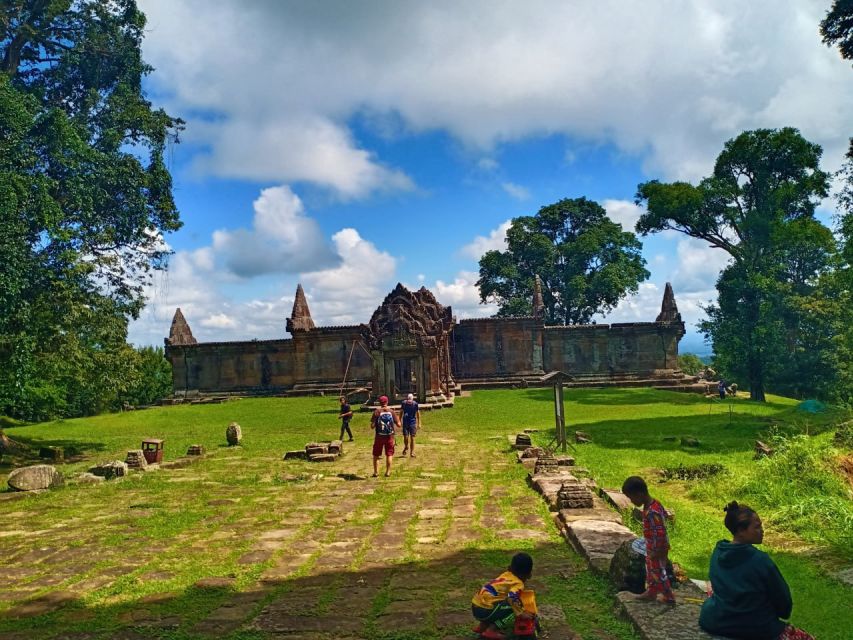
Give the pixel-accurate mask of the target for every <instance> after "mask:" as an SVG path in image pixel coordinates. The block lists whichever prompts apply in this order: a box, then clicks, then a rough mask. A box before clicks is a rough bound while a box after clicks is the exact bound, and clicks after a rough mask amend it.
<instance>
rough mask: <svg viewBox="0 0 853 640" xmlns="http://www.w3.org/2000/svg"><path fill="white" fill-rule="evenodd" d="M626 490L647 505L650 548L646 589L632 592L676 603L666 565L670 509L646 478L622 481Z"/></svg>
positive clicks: (645, 526)
mask: <svg viewBox="0 0 853 640" xmlns="http://www.w3.org/2000/svg"><path fill="white" fill-rule="evenodd" d="M622 493H624V494H625V495H626V496H628V499H629V500H630V501H631V502H632V503H634V505H636V506H638V507H643V540H644V542H645V551H646V590H645V591H644V592H643V593H641V594H631V597H632V598H634V599H637V600H657V597H658V595H661V596H662V597H663V601H664V602H666V603H667V604H675V596H674V595H673V593H672V585H671V583H670V576H668V575H667V572H666V567H667V564H668V562H669V536H668V535H667V533H666V509H664V508H663V505H662V504H661V503H660V502H658V501H657V500H655V499H654V498H652V497H651V496H650V495H649V487H648V485H646V481H645V480H643V479H642V478H640V477H639V476H631V477H630V478H628V479H626V480H625V482H623V483H622Z"/></svg>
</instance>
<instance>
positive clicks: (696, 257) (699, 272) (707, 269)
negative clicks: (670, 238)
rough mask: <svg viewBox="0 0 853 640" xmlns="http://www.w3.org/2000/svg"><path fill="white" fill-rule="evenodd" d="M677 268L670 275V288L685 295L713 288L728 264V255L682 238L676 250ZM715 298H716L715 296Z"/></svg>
mask: <svg viewBox="0 0 853 640" xmlns="http://www.w3.org/2000/svg"><path fill="white" fill-rule="evenodd" d="M676 258H677V261H678V262H677V266H676V267H675V269H674V270H673V272H672V273H671V274H670V279H671V281H672V286H673V287H674V288H677V289H678V290H680V291H683V292H686V293H695V292H697V291H699V292H701V291H708V290H712V289H714V288H715V286H716V283H717V278H718V277H719V275H720V271H722V270H723V269H724V268H725V266H726V265H727V264H728V262H729V258H730V256H729V254H728V253H726V252H725V251H723V250H722V249H715V248H713V247H711V246H709V245H708V244H707V243H705V242H703V241H701V240H696V239H694V238H682V239H681V240H679V241H678V246H677V248H676ZM715 297H716V296H715Z"/></svg>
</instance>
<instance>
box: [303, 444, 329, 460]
mask: <svg viewBox="0 0 853 640" xmlns="http://www.w3.org/2000/svg"><path fill="white" fill-rule="evenodd" d="M305 453H307V454H308V457H309V458H310V457H311V456H312V455H318V454H324V453H329V445H328V443H326V442H309V443H308V444H306V445H305Z"/></svg>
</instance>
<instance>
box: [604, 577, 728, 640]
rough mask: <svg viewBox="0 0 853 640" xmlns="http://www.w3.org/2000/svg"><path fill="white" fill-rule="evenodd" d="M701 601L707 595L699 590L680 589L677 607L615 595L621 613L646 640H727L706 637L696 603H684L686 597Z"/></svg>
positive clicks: (707, 634) (677, 595)
mask: <svg viewBox="0 0 853 640" xmlns="http://www.w3.org/2000/svg"><path fill="white" fill-rule="evenodd" d="M685 593H688V594H689V597H691V598H696V599H701V598H702V596H703V595H704V594H702V592H700V591H699V589H698V588H697V589H696V592H695V593H694V592H693V591H692V590H688V591H686V592H685V588H684V587H682V588H680V589H679V591H678V593H677V594H676V604H675V605H674V606H673V605H668V604H664V603H662V602H642V601H637V600H633V599H631V597H630V595H628V594H626V593H619V594H617V595H616V602H617V605H618V606H619V610H620V613H621V614H622V615H624V616H625V617H626V618H628V620H630V622H631V624H632V625H633V626H634V628H635V629H636V630H637V632H638V633H639V634H640V637H642V638H643V640H726V639H725V638H721V637H719V636H713V635H711V634H709V633H705V632H704V631H702V629H700V628H699V608H700V606H701V605H699V604H698V603H694V602H685V601H684V599H683V598H684V595H685Z"/></svg>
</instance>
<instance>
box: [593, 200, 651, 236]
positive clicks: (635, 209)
mask: <svg viewBox="0 0 853 640" xmlns="http://www.w3.org/2000/svg"><path fill="white" fill-rule="evenodd" d="M602 205H603V206H604V209H605V210H606V211H607V217H608V218H610V219H611V220H613V222H618V223H619V224H621V225H622V228H623V229H624V230H625V231H633V230H634V225H636V224H637V220H639V219H640V216H641V215H642V214H643V211H644V209H643V208H642V207H640V206H638V205H636V204H634V203H633V202H631V201H630V200H605V201H604V202H603V203H602Z"/></svg>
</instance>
